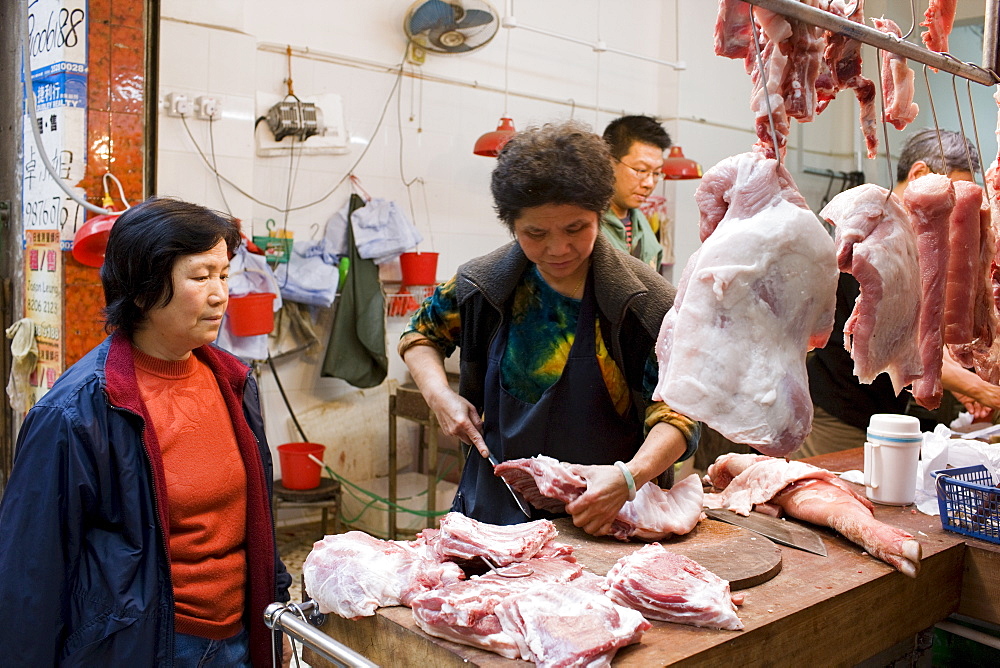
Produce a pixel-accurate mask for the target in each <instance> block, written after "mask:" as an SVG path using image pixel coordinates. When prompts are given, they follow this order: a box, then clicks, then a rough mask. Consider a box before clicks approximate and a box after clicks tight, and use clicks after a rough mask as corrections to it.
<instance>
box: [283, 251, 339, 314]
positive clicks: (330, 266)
mask: <svg viewBox="0 0 1000 668" xmlns="http://www.w3.org/2000/svg"><path fill="white" fill-rule="evenodd" d="M337 264H338V258H337V256H336V255H334V254H331V253H330V252H329V251H328V249H327V241H326V239H321V240H319V241H296V242H295V243H294V244H293V245H292V253H291V255H290V256H289V258H288V262H287V263H284V264H279V265H278V266H277V267H275V269H274V278H275V280H276V281H277V283H278V285H279V286H280V288H281V296H282V298H284V299H287V300H288V301H292V302H298V303H300V304H308V305H309V306H324V307H327V308H329V307H330V306H332V305H333V301H334V299H335V298H336V296H337V286H338V283H339V282H340V275H339V271H338V268H337Z"/></svg>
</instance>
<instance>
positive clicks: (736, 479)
mask: <svg viewBox="0 0 1000 668" xmlns="http://www.w3.org/2000/svg"><path fill="white" fill-rule="evenodd" d="M706 477H707V478H708V481H709V482H711V483H712V484H713V485H714V486H715V487H716V488H718V489H720V490H721V493H719V494H706V495H705V503H706V507H718V508H729V509H730V510H733V511H734V512H737V513H740V514H742V515H747V514H749V512H750V510H752V508H753V506H754V505H756V504H771V505H773V506H777V507H779V508H781V509H782V510H784V511H785V512H786V513H788V514H789V515H791V516H792V517H795V518H797V519H800V520H803V521H806V522H811V523H813V524H818V525H820V526H827V527H830V528H831V529H833V530H835V531H836V532H837V533H839V534H840V535H842V536H843V537H844V538H846V539H848V540H849V541H851V542H853V543H855V544H857V545H860V546H861V547H863V548H864V549H865V550H867V551H868V553H869V554H871V555H873V556H875V557H877V558H878V559H881V560H882V561H884V562H886V563H887V564H889V565H891V566H893V567H894V568H896V569H897V570H899V571H900V572H902V573H903V574H905V575H909V576H910V577H916V575H917V573H918V572H919V571H920V557H921V548H920V543H919V542H918V541H917V540H916V539H914V537H913V536H912V535H910V534H909V533H907V532H906V531H903V530H902V529H899V528H897V527H894V526H891V525H888V524H885V523H884V522H880V521H879V520H877V519H875V515H874V512H873V510H874V509H873V506H872V504H871V502H870V501H869V500H868V499H866V498H865V497H863V496H861V495H860V494H858V493H857V492H855V491H854V488H853V487H851V486H850V485H848V484H847V483H845V482H844V481H843V480H841V479H840V478H838V477H836V476H835V475H834V474H833V473H831V472H830V471H827V470H825V469H821V468H818V467H816V466H812V465H811V464H806V463H805V462H799V461H793V462H789V461H786V460H784V459H776V458H773V457H763V456H760V455H741V454H733V453H730V454H725V455H722V456H720V457H719V458H718V459H716V460H715V463H714V464H712V465H711V466H710V467H709V468H708V475H707V476H706Z"/></svg>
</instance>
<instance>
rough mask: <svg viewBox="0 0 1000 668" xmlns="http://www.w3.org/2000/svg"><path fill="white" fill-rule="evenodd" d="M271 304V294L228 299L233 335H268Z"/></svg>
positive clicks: (272, 316)
mask: <svg viewBox="0 0 1000 668" xmlns="http://www.w3.org/2000/svg"><path fill="white" fill-rule="evenodd" d="M273 302H274V293H273V292H251V293H249V294H246V295H243V296H241V297H230V298H229V306H228V307H227V308H226V315H227V316H228V318H229V327H230V329H231V330H232V332H233V334H235V335H236V336H257V335H258V334H269V333H270V332H271V330H272V329H274V307H273V305H272V303H273ZM317 484H318V483H317Z"/></svg>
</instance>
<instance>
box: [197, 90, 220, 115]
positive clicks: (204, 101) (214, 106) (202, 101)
mask: <svg viewBox="0 0 1000 668" xmlns="http://www.w3.org/2000/svg"><path fill="white" fill-rule="evenodd" d="M194 111H195V114H196V115H197V116H198V118H203V119H205V120H216V121H217V120H219V118H221V117H222V105H221V104H220V103H219V100H218V99H217V98H214V97H209V96H207V95H200V96H198V97H196V98H195V99H194Z"/></svg>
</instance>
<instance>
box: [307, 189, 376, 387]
mask: <svg viewBox="0 0 1000 668" xmlns="http://www.w3.org/2000/svg"><path fill="white" fill-rule="evenodd" d="M364 205H365V201H364V200H363V199H361V197H359V196H358V195H355V194H352V195H351V205H350V211H349V213H348V215H347V245H348V257H349V258H350V269H349V270H348V272H347V277H346V278H345V280H344V283H343V285H341V286H340V299H338V300H337V301H336V303H335V304H334V314H333V327H332V329H331V331H330V343H329V345H328V346H327V349H326V359H325V360H324V361H323V369H322V372H321V373H322V375H324V376H332V377H334V378H342V379H344V380H346V381H347V382H348V383H350V384H351V385H353V386H354V387H375V386H376V385H379V384H380V383H381V382H382V381H383V380H385V376H386V374H387V373H388V370H389V358H388V356H387V355H386V348H385V294H384V293H383V292H382V284H381V283H380V282H379V280H378V266H377V265H376V264H375V262H374V261H373V260H368V259H364V258H362V257H361V256H360V255H358V248H357V246H356V245H355V243H354V230H353V227H352V225H351V215H352V214H353V213H354V212H355V211H356V210H358V209H360V208H361V207H363V206H364Z"/></svg>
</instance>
